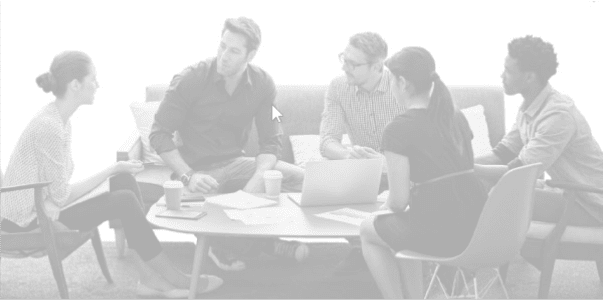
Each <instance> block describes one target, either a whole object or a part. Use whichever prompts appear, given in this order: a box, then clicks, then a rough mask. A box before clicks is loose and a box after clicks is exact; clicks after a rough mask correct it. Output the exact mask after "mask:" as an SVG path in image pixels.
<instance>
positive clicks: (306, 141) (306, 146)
mask: <svg viewBox="0 0 603 300" xmlns="http://www.w3.org/2000/svg"><path fill="white" fill-rule="evenodd" d="M289 140H290V141H291V149H292V150H293V158H294V163H295V165H297V166H299V167H302V168H305V167H306V163H307V162H309V161H319V160H323V159H325V158H324V157H322V155H320V150H319V146H320V136H319V135H317V134H303V135H291V136H289ZM341 144H343V145H344V146H345V145H351V144H352V143H351V142H350V139H349V137H348V135H347V134H344V135H343V137H342V139H341Z"/></svg>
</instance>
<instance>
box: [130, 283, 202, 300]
mask: <svg viewBox="0 0 603 300" xmlns="http://www.w3.org/2000/svg"><path fill="white" fill-rule="evenodd" d="M207 287H208V288H209V283H208V285H207ZM136 296H138V297H140V298H164V299H184V298H187V297H188V290H185V289H173V290H169V291H159V290H156V289H154V288H150V287H148V286H146V285H144V284H143V283H141V282H140V281H139V282H138V286H137V287H136Z"/></svg>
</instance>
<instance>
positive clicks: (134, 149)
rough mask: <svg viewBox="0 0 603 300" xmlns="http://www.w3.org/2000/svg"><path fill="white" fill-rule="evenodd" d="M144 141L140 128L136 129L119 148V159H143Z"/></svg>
mask: <svg viewBox="0 0 603 300" xmlns="http://www.w3.org/2000/svg"><path fill="white" fill-rule="evenodd" d="M142 158H143V157H142V141H141V140H140V134H139V133H138V130H134V131H133V132H132V133H131V134H130V136H128V139H127V140H126V141H125V142H124V143H123V144H122V145H121V146H120V147H119V149H117V161H122V160H130V159H137V160H142Z"/></svg>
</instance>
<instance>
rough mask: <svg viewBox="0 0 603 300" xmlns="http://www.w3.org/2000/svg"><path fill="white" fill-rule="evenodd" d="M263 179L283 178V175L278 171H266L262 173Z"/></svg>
mask: <svg viewBox="0 0 603 300" xmlns="http://www.w3.org/2000/svg"><path fill="white" fill-rule="evenodd" d="M264 178H283V173H281V171H278V170H268V171H265V172H264Z"/></svg>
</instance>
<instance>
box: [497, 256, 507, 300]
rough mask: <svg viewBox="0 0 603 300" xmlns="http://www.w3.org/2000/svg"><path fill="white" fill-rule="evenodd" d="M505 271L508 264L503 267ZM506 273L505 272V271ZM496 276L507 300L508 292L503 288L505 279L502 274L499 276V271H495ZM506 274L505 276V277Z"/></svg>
mask: <svg viewBox="0 0 603 300" xmlns="http://www.w3.org/2000/svg"><path fill="white" fill-rule="evenodd" d="M504 266H505V267H506V268H507V269H508V268H509V264H508V263H507V264H505V265H504ZM505 271H506V270H505ZM496 273H497V274H496V276H498V280H499V282H500V286H501V287H502V289H503V292H505V297H507V299H509V292H508V291H507V287H506V286H505V279H504V278H503V277H502V274H500V270H496ZM506 275H507V274H505V276H506Z"/></svg>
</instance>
